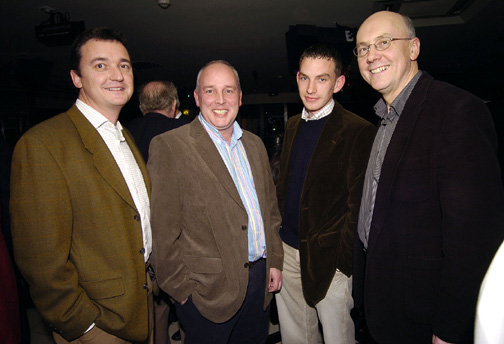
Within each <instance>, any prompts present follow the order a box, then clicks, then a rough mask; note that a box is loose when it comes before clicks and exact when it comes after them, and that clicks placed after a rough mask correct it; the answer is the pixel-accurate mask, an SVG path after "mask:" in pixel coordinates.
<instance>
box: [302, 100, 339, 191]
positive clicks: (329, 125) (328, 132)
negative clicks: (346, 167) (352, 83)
mask: <svg viewBox="0 0 504 344" xmlns="http://www.w3.org/2000/svg"><path fill="white" fill-rule="evenodd" d="M343 111H344V109H343V107H342V106H341V105H340V104H339V103H338V102H337V101H335V102H334V109H333V111H332V112H331V114H330V115H329V117H328V118H327V122H326V124H325V125H324V128H323V129H322V132H321V133H320V137H319V139H318V141H317V145H316V146H315V149H314V150H313V155H312V157H311V160H310V164H309V167H308V171H306V178H305V182H304V186H303V193H306V192H307V191H308V190H309V189H310V187H311V185H312V184H313V182H314V181H315V180H316V179H317V176H318V171H320V167H321V166H322V165H323V164H325V163H327V161H328V160H331V159H332V157H333V156H334V155H333V151H334V150H335V149H336V148H337V147H338V143H339V142H341V140H343V138H342V137H341V134H340V133H341V130H342V128H343V120H342V112H343Z"/></svg>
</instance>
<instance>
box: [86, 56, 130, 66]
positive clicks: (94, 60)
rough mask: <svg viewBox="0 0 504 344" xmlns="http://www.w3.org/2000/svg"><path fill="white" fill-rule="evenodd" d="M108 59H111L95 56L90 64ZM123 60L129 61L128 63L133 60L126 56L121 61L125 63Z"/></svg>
mask: <svg viewBox="0 0 504 344" xmlns="http://www.w3.org/2000/svg"><path fill="white" fill-rule="evenodd" d="M107 61H110V60H109V59H108V58H106V57H95V58H94V59H92V60H91V62H90V64H94V63H96V62H107ZM123 62H127V63H129V64H131V61H130V60H128V59H126V58H122V59H121V60H120V61H119V63H123Z"/></svg>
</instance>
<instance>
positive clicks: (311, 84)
mask: <svg viewBox="0 0 504 344" xmlns="http://www.w3.org/2000/svg"><path fill="white" fill-rule="evenodd" d="M306 92H308V94H313V93H315V92H317V87H316V86H315V81H314V80H309V81H308V87H307V88H306Z"/></svg>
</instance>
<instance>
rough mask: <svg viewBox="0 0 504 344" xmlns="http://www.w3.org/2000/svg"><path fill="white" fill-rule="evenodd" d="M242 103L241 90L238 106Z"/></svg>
mask: <svg viewBox="0 0 504 344" xmlns="http://www.w3.org/2000/svg"><path fill="white" fill-rule="evenodd" d="M241 105H242V91H241V90H240V102H239V104H238V106H241Z"/></svg>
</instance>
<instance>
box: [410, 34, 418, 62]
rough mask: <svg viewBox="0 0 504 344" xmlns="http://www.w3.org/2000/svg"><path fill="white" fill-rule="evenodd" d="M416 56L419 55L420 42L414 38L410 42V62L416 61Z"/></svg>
mask: <svg viewBox="0 0 504 344" xmlns="http://www.w3.org/2000/svg"><path fill="white" fill-rule="evenodd" d="M418 55H420V40H419V39H418V37H415V38H413V39H412V40H411V41H410V60H411V61H416V59H417V58H418Z"/></svg>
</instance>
